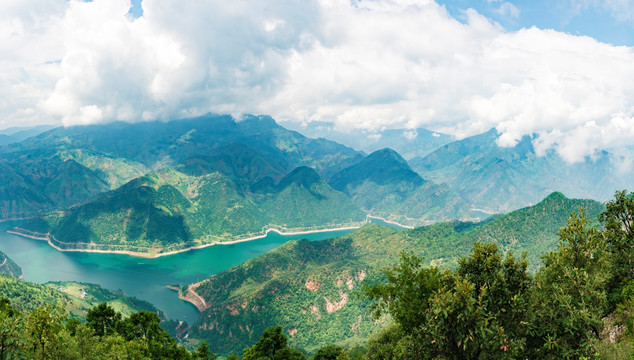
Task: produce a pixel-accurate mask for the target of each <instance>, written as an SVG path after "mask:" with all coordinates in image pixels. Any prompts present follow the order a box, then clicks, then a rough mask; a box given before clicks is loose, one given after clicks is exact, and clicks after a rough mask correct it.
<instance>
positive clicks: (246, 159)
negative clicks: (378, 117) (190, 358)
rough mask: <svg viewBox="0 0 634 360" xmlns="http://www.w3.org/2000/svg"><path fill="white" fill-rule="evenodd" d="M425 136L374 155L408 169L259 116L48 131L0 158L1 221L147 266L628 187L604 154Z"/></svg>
mask: <svg viewBox="0 0 634 360" xmlns="http://www.w3.org/2000/svg"><path fill="white" fill-rule="evenodd" d="M40 130H42V129H40ZM423 130H424V129H416V130H415V131H410V132H409V133H408V132H407V131H406V130H398V131H397V130H393V131H387V130H386V131H384V132H383V133H382V135H381V137H380V138H383V141H382V142H381V140H380V138H379V140H376V141H375V142H374V143H373V144H374V146H378V145H381V144H386V143H390V144H393V145H398V144H399V143H400V144H401V145H402V146H400V147H398V146H395V147H398V148H400V149H403V151H407V154H408V155H407V156H408V158H409V160H406V158H404V157H403V156H401V155H400V154H399V153H398V152H397V151H395V150H393V149H389V148H382V149H378V150H376V151H374V152H372V153H370V154H369V155H368V154H365V153H363V152H359V151H356V150H353V149H352V148H350V147H346V146H344V145H341V144H338V143H336V142H334V141H330V140H325V139H323V138H320V139H311V138H308V137H305V136H303V135H301V134H300V133H298V132H295V131H291V130H287V129H285V128H284V127H282V126H280V125H278V124H277V123H276V122H275V121H274V120H273V119H272V118H270V117H267V116H252V115H247V116H243V117H242V118H239V119H234V118H233V117H231V116H228V115H212V114H209V115H205V116H202V117H198V118H192V119H183V120H175V121H170V122H143V123H134V124H130V123H123V122H117V123H110V124H99V125H87V126H74V127H67V128H54V129H51V130H48V131H44V132H41V133H39V134H37V135H36V136H32V137H29V138H26V139H24V140H22V141H18V142H12V143H10V144H7V145H4V146H0V175H2V178H3V179H5V181H3V182H2V183H1V184H0V220H6V219H25V218H30V219H32V220H31V221H30V222H27V223H25V224H22V225H21V227H22V228H24V229H26V230H28V231H35V232H38V233H42V234H50V237H49V239H50V240H51V242H52V243H54V244H55V245H57V246H58V247H60V248H66V249H98V250H119V251H130V252H133V253H146V254H147V253H150V254H158V253H161V252H166V251H170V250H180V249H185V248H188V247H192V246H199V245H204V244H210V243H214V242H220V241H228V240H235V239H239V238H247V237H252V236H256V235H260V234H262V233H263V232H264V231H266V229H268V228H278V229H281V230H284V229H294V230H313V229H319V228H332V227H341V226H359V225H361V224H362V223H363V222H364V221H365V217H366V215H369V216H377V217H381V218H385V219H388V220H391V221H396V222H399V223H401V224H404V225H408V226H420V225H426V224H431V223H434V222H438V221H446V220H450V219H462V220H468V219H470V220H478V219H484V218H486V217H488V216H490V215H491V214H496V213H502V212H507V211H510V210H514V209H518V208H521V207H523V206H526V205H531V204H535V203H537V202H538V201H540V200H541V199H542V198H544V197H545V196H547V195H548V194H549V193H551V192H553V191H561V192H563V193H564V194H566V195H567V196H572V197H580V198H592V199H598V200H606V199H608V198H609V197H610V196H611V195H612V194H613V193H614V191H615V190H618V189H621V188H627V187H630V185H632V182H634V180H632V179H634V177H632V176H629V177H628V176H626V175H627V174H621V173H619V172H618V171H617V170H616V167H615V166H614V162H613V156H612V154H610V153H607V152H603V153H599V154H598V155H597V156H596V158H595V159H594V160H591V159H588V160H587V161H585V162H584V163H580V164H572V165H571V164H567V163H565V162H564V161H563V160H562V159H561V158H560V157H559V156H558V155H556V154H554V153H552V152H549V153H546V154H545V155H544V156H538V155H537V154H536V152H535V149H534V147H533V144H532V141H533V139H532V138H530V137H525V138H524V139H522V141H521V142H520V143H519V144H517V146H515V147H512V148H502V147H499V146H497V144H496V140H497V137H498V135H497V132H496V131H495V130H491V131H488V132H486V133H484V134H480V135H476V136H473V137H469V138H465V139H461V140H457V141H452V140H453V138H452V137H450V136H445V135H443V134H438V133H433V132H430V131H423ZM34 131H35V130H34ZM404 134H405V135H404ZM403 136H405V137H404V138H403ZM401 138H403V139H406V140H407V141H404V140H398V139H401ZM414 148H417V149H418V151H414V150H413V149H414ZM408 149H409V150H408ZM41 236H44V235H41ZM41 236H40V237H41ZM46 236H48V235H46Z"/></svg>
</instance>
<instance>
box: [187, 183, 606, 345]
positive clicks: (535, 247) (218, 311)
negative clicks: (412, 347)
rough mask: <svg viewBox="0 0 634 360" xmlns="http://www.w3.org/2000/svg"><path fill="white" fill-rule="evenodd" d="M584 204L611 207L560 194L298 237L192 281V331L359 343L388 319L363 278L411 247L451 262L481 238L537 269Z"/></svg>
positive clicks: (241, 338) (242, 338) (217, 340)
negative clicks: (500, 209)
mask: <svg viewBox="0 0 634 360" xmlns="http://www.w3.org/2000/svg"><path fill="white" fill-rule="evenodd" d="M581 206H583V207H584V208H586V209H587V213H588V216H589V217H590V218H596V216H597V214H598V213H599V212H600V211H602V210H603V205H602V204H600V203H597V202H594V201H589V200H570V199H567V198H565V197H564V196H563V195H562V194H560V193H554V194H552V195H550V196H549V197H547V198H546V199H544V200H543V201H542V202H540V203H539V204H537V205H535V206H532V207H528V208H524V209H521V210H518V211H514V212H512V213H509V214H506V215H500V216H497V217H495V218H492V219H489V220H487V221H485V222H482V223H477V224H474V223H463V222H445V223H439V224H435V225H431V226H427V227H422V228H418V229H414V230H401V231H398V230H394V229H391V228H387V227H382V226H378V225H367V226H365V227H363V228H361V229H359V230H357V231H355V232H353V233H351V234H350V235H347V236H344V237H340V238H336V239H330V240H324V241H315V242H310V241H307V240H301V241H291V242H288V243H286V244H284V245H282V246H280V247H279V248H277V249H274V250H272V251H270V252H268V253H266V254H263V255H261V256H258V257H257V258H254V259H252V260H249V261H247V262H246V263H244V264H241V265H238V266H236V267H233V268H231V269H228V270H226V271H223V272H221V273H219V274H217V275H214V276H212V277H211V278H210V279H208V280H205V281H203V282H201V283H198V284H196V285H195V286H194V288H195V292H196V293H197V294H199V295H200V296H202V297H203V298H204V299H205V302H206V304H208V305H207V309H206V310H204V311H203V312H202V313H201V316H200V317H199V319H198V321H197V322H196V323H195V324H194V325H193V327H192V329H191V331H190V335H191V336H193V337H200V338H204V339H206V340H207V341H209V343H210V345H211V346H212V350H213V351H218V352H220V353H224V354H227V353H229V352H239V350H240V349H242V348H244V347H245V346H246V345H248V344H250V343H253V342H254V341H256V340H257V338H258V337H259V336H260V334H261V333H262V331H263V330H264V329H265V328H267V327H270V326H273V325H276V324H279V325H281V326H282V327H283V329H284V331H285V332H286V334H287V335H288V336H289V338H290V343H291V345H292V346H294V347H298V348H304V349H306V350H308V351H314V350H316V349H317V348H319V347H320V346H324V345H326V344H329V343H332V342H340V344H341V343H345V344H347V345H354V343H355V342H360V341H363V340H364V339H367V338H368V336H369V335H370V334H371V333H372V332H374V331H376V330H377V329H378V328H380V327H381V326H382V324H381V323H373V322H372V320H371V318H370V317H369V316H368V313H367V307H366V306H367V304H366V303H365V302H363V301H361V300H360V299H359V298H357V297H356V296H355V295H354V292H355V291H356V290H357V287H358V286H359V284H360V283H361V281H363V280H364V279H368V280H370V281H374V280H376V279H377V278H378V277H379V276H380V271H381V269H382V268H383V267H385V266H388V265H393V264H395V263H397V262H398V257H399V253H401V252H402V251H409V252H413V253H415V254H417V255H418V256H424V257H425V261H426V262H428V263H431V264H435V265H440V266H442V267H450V268H453V267H455V266H456V264H457V260H458V259H460V258H461V257H462V256H466V255H468V254H469V252H470V251H471V249H472V244H473V242H475V241H480V242H493V243H496V244H497V245H498V246H499V247H500V249H501V251H502V252H506V251H513V252H514V253H515V254H521V253H522V252H523V251H527V252H528V254H529V256H528V261H529V263H530V264H531V268H532V269H535V267H536V266H537V265H538V264H539V261H540V260H539V255H540V254H542V253H543V252H545V251H549V250H553V249H555V248H556V244H557V235H556V234H557V232H558V231H559V229H560V227H561V226H563V225H565V223H566V219H567V218H568V216H569V215H570V213H571V212H573V211H578V210H579V207H581Z"/></svg>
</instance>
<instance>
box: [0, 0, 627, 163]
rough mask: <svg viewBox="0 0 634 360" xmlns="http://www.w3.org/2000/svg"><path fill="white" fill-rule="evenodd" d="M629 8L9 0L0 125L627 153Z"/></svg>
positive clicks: (314, 0) (610, 3) (566, 1)
mask: <svg viewBox="0 0 634 360" xmlns="http://www.w3.org/2000/svg"><path fill="white" fill-rule="evenodd" d="M632 79H634V0H521V1H520V0H509V1H504V0H472V1H466V0H444V1H440V0H439V1H433V0H371V1H365V0H285V1H241V0H199V1H182V0H134V1H132V2H131V1H130V0H93V1H88V2H87V1H80V0H49V1H44V2H43V1H41V0H3V1H2V2H1V4H0V129H1V128H7V127H11V126H31V125H37V124H51V123H54V124H64V125H66V126H70V125H80V124H91V123H104V122H109V121H115V120H122V121H130V122H134V121H149V120H155V119H159V120H171V119H178V118H186V117H192V116H197V115H201V114H204V113H207V112H214V113H229V114H232V115H234V116H235V117H236V119H239V118H240V116H241V114H245V113H252V114H267V115H271V116H273V117H274V118H275V119H276V120H278V121H279V122H280V123H281V124H285V123H286V124H295V125H298V124H299V126H301V124H307V123H309V122H311V121H322V122H329V123H333V124H334V126H335V127H336V128H337V129H338V130H340V131H350V132H353V131H355V130H356V129H364V130H367V131H380V130H382V129H386V128H418V127H423V128H427V129H430V130H433V131H439V132H444V133H449V134H453V135H456V136H458V137H460V138H461V137H465V136H470V135H475V134H478V133H481V132H484V131H487V130H488V129H490V128H496V129H497V130H498V132H499V133H500V137H499V139H498V145H500V146H513V145H515V144H516V143H517V142H518V141H519V140H520V139H521V138H522V137H523V136H525V135H531V136H535V140H534V145H535V147H536V150H537V152H538V153H540V154H543V153H545V152H547V151H551V150H552V151H556V152H557V153H559V154H560V155H561V156H562V157H563V158H564V159H565V160H567V161H569V162H571V163H573V162H578V161H582V160H584V159H585V158H586V157H592V156H593V155H594V154H596V153H597V151H600V150H602V149H621V148H625V147H628V146H629V147H630V148H631V147H632V146H634V81H632Z"/></svg>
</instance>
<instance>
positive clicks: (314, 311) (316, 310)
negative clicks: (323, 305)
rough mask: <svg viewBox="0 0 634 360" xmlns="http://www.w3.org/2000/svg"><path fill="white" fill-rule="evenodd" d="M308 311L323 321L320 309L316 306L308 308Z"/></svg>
mask: <svg viewBox="0 0 634 360" xmlns="http://www.w3.org/2000/svg"><path fill="white" fill-rule="evenodd" d="M308 309H309V310H310V312H311V313H312V314H313V315H315V316H316V319H317V320H319V319H321V314H320V313H319V308H318V307H317V306H315V305H311V306H309V307H308Z"/></svg>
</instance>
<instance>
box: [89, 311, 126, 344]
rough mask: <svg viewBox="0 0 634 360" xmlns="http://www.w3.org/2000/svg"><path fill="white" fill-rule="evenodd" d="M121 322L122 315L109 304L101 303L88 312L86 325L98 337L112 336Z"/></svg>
mask: <svg viewBox="0 0 634 360" xmlns="http://www.w3.org/2000/svg"><path fill="white" fill-rule="evenodd" d="M120 321H121V314H120V313H117V312H115V311H114V309H113V308H111V307H110V306H108V304H107V303H101V304H99V305H97V306H95V307H94V308H92V309H90V310H89V311H88V314H86V323H87V324H88V326H90V327H91V328H92V329H93V330H94V331H95V334H96V335H97V336H104V335H110V334H112V333H114V332H115V329H116V328H117V326H118V325H119V322H120Z"/></svg>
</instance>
